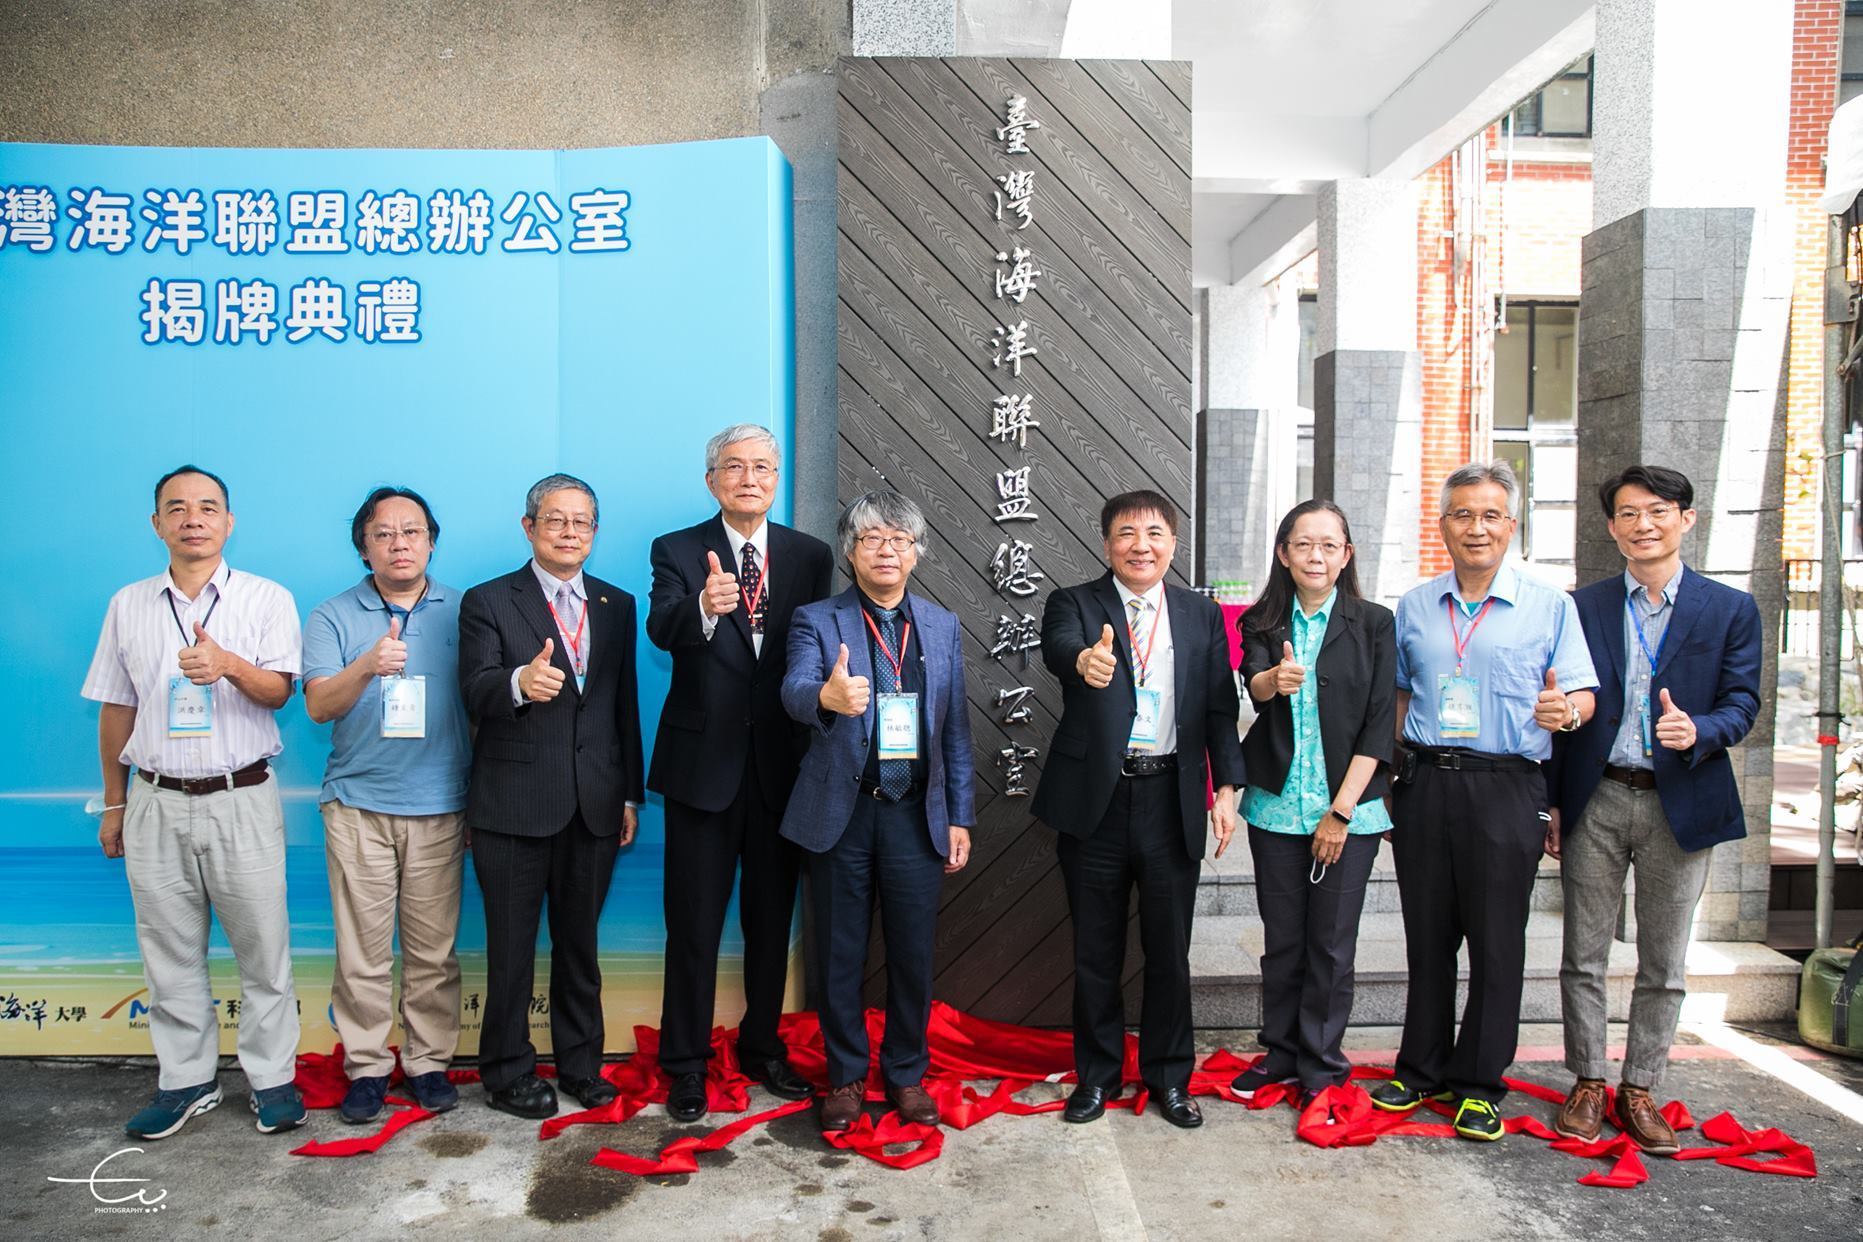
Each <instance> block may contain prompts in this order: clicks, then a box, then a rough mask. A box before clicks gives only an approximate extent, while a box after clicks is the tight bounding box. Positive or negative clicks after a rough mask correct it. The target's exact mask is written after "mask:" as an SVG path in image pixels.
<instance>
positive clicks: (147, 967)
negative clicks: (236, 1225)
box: [123, 775, 298, 1091]
mask: <svg viewBox="0 0 1863 1242" xmlns="http://www.w3.org/2000/svg"><path fill="white" fill-rule="evenodd" d="M123 862H124V864H125V867H124V869H125V871H126V872H127V873H128V876H129V892H130V896H131V897H132V898H134V899H135V903H136V942H137V944H138V946H139V947H140V948H141V950H142V969H143V975H144V977H145V978H146V979H147V980H148V983H149V1040H150V1042H151V1043H153V1044H154V1045H155V1059H156V1062H157V1064H158V1065H159V1066H160V1076H159V1081H160V1083H161V1086H162V1089H163V1090H165V1091H173V1090H178V1089H180V1088H182V1087H192V1086H197V1085H199V1084H201V1083H204V1082H212V1081H213V1079H214V1075H215V1072H216V1071H217V1070H218V1068H219V1065H220V1018H219V1010H218V1009H217V1008H216V1007H215V1005H214V996H213V985H212V981H211V979H210V978H209V974H208V963H207V933H208V930H209V929H210V927H211V925H212V923H213V919H214V916H215V915H216V914H218V915H219V917H220V929H221V930H222V931H224V932H225V933H226V939H227V943H228V944H230V945H232V946H233V960H234V963H235V965H236V966H237V968H238V972H239V997H238V999H239V1006H240V1008H239V1019H238V1021H239V1042H238V1047H239V1064H240V1067H241V1068H242V1069H244V1070H245V1071H246V1079H247V1081H249V1082H250V1083H251V1084H252V1087H253V1089H254V1090H255V1091H262V1090H264V1089H265V1088H267V1087H277V1086H281V1085H283V1084H284V1083H288V1082H290V1081H291V1080H292V1078H293V1077H295V1076H296V1073H297V1052H298V996H297V988H296V987H295V986H294V985H293V982H292V977H291V919H290V915H289V914H288V913H287V911H286V909H285V818H284V812H283V810H282V809H281V808H280V806H279V803H278V778H277V776H276V775H274V776H273V777H272V778H271V779H270V780H267V781H266V782H264V783H263V784H259V785H249V786H247V787H246V788H244V789H229V790H224V791H222V792H219V793H210V794H201V795H198V796H190V795H188V794H184V793H179V792H177V791H175V790H171V789H158V788H156V787H155V786H153V785H151V784H149V783H148V782H147V781H145V780H143V779H142V778H141V777H140V776H132V777H130V781H129V806H128V809H127V810H125V811H124V812H123ZM225 982H226V981H225V980H222V987H224V986H225ZM222 999H225V1000H228V1001H230V1000H231V999H232V998H231V997H227V996H224V994H223V996H222Z"/></svg>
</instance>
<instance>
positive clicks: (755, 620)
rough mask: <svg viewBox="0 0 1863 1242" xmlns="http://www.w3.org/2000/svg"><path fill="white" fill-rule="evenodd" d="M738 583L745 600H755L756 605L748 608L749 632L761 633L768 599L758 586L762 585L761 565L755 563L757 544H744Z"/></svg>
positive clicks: (767, 607)
mask: <svg viewBox="0 0 1863 1242" xmlns="http://www.w3.org/2000/svg"><path fill="white" fill-rule="evenodd" d="M737 577H738V585H739V589H740V590H741V591H742V593H743V596H744V598H745V600H747V601H748V600H753V599H754V600H756V601H757V606H756V607H755V608H752V609H751V610H750V632H751V633H753V634H761V633H763V619H764V617H765V616H766V615H767V614H768V613H769V611H770V601H769V599H768V598H767V596H766V595H765V593H764V592H763V591H761V590H759V589H758V588H759V587H761V586H762V585H763V567H762V566H761V565H759V564H758V563H757V545H756V544H754V543H746V544H745V545H744V560H743V568H742V570H741V571H740V572H739V573H738V576H737Z"/></svg>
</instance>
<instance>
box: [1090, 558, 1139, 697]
mask: <svg viewBox="0 0 1863 1242" xmlns="http://www.w3.org/2000/svg"><path fill="white" fill-rule="evenodd" d="M1093 595H1094V598H1095V599H1097V600H1099V601H1100V608H1101V610H1102V611H1103V612H1104V613H1105V617H1104V619H1103V620H1102V622H1101V624H1103V625H1110V626H1112V627H1113V649H1114V650H1115V651H1117V652H1118V653H1119V656H1120V658H1121V659H1122V660H1123V661H1124V663H1125V667H1126V680H1127V681H1128V682H1129V683H1130V684H1132V685H1134V686H1136V685H1137V684H1138V679H1137V669H1138V665H1136V664H1135V663H1133V661H1132V644H1131V642H1130V641H1128V633H1129V632H1128V630H1127V629H1126V606H1125V604H1124V603H1122V602H1121V601H1120V599H1119V588H1118V587H1117V586H1115V585H1114V579H1113V572H1112V570H1110V569H1109V570H1107V571H1106V576H1105V577H1104V578H1101V579H1100V580H1099V581H1098V582H1096V583H1094V584H1093ZM1086 637H1087V645H1088V646H1089V647H1091V646H1092V645H1093V644H1095V643H1097V642H1099V641H1100V636H1099V634H1098V632H1096V631H1095V630H1094V629H1093V628H1092V627H1091V626H1089V628H1088V631H1087V636H1086Z"/></svg>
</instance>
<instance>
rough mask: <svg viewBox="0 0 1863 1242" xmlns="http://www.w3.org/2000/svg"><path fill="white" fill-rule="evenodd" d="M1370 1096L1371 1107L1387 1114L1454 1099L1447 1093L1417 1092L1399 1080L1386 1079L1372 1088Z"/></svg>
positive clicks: (1405, 1111)
mask: <svg viewBox="0 0 1863 1242" xmlns="http://www.w3.org/2000/svg"><path fill="white" fill-rule="evenodd" d="M1370 1095H1371V1102H1372V1106H1373V1107H1375V1108H1381V1109H1383V1110H1384V1111H1385V1112H1387V1113H1407V1112H1409V1111H1410V1110H1411V1109H1413V1108H1415V1107H1416V1106H1417V1105H1419V1104H1421V1103H1423V1101H1425V1100H1452V1099H1454V1098H1455V1097H1454V1096H1453V1095H1451V1094H1450V1093H1449V1092H1447V1091H1419V1090H1417V1089H1416V1088H1415V1087H1407V1086H1405V1085H1404V1080H1403V1079H1401V1078H1391V1079H1387V1080H1386V1081H1385V1082H1382V1083H1380V1084H1378V1085H1377V1086H1376V1087H1373V1088H1372V1089H1371V1092H1370Z"/></svg>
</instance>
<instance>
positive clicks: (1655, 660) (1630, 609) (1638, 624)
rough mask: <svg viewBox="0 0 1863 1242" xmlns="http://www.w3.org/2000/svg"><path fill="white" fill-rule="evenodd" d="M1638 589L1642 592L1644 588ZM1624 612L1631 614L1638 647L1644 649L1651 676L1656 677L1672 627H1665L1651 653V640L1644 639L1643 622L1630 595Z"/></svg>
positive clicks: (1626, 599)
mask: <svg viewBox="0 0 1863 1242" xmlns="http://www.w3.org/2000/svg"><path fill="white" fill-rule="evenodd" d="M1638 589H1639V590H1641V589H1642V588H1638ZM1663 602H1664V604H1665V605H1666V604H1667V603H1668V601H1667V600H1665V601H1663ZM1624 611H1625V612H1627V613H1629V614H1630V624H1631V625H1632V626H1633V627H1634V628H1635V629H1636V632H1637V646H1639V647H1641V648H1643V657H1644V659H1646V660H1648V661H1649V662H1650V676H1651V677H1654V676H1655V675H1656V666H1657V665H1659V664H1661V663H1662V649H1663V648H1664V647H1665V646H1667V645H1668V643H1669V630H1670V628H1671V627H1669V626H1664V627H1663V631H1662V638H1661V639H1660V640H1659V641H1658V642H1657V644H1656V650H1654V651H1651V650H1650V640H1649V639H1648V638H1646V637H1644V634H1643V622H1642V620H1641V619H1640V618H1638V616H1637V610H1636V606H1635V605H1634V604H1632V603H1631V602H1630V596H1629V595H1628V594H1625V596H1624ZM1656 611H1657V612H1661V611H1662V609H1661V608H1658V609H1657V610H1656Z"/></svg>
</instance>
